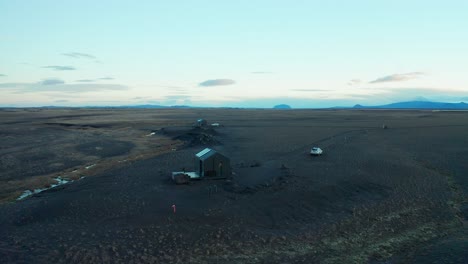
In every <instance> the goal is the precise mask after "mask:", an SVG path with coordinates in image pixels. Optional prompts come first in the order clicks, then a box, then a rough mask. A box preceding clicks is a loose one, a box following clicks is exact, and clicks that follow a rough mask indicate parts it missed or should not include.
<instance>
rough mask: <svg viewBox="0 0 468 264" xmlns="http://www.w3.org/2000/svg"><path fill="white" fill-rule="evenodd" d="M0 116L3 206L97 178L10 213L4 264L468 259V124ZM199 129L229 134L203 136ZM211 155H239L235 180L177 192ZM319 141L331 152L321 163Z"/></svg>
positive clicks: (425, 119)
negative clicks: (56, 183) (180, 174)
mask: <svg viewBox="0 0 468 264" xmlns="http://www.w3.org/2000/svg"><path fill="white" fill-rule="evenodd" d="M0 115H1V118H2V119H1V120H2V123H1V127H0V129H1V130H0V132H1V134H2V136H3V137H8V138H9V140H8V142H7V143H6V144H5V145H4V146H3V147H2V148H1V149H0V151H1V153H2V159H1V161H2V163H1V164H0V165H1V166H2V174H1V177H0V181H1V183H0V184H1V185H0V187H1V188H2V193H1V197H2V198H3V200H4V201H12V200H11V197H12V196H11V195H12V194H14V195H16V194H18V192H20V191H21V190H23V189H21V187H26V186H30V185H29V184H40V183H38V182H37V181H36V179H38V178H40V177H43V178H47V179H49V178H50V177H54V176H56V175H63V176H67V175H69V176H70V177H72V176H73V175H74V174H73V171H74V170H75V171H76V170H79V174H80V175H83V176H86V178H84V179H82V180H77V181H75V182H73V183H71V184H67V185H62V186H60V187H56V188H54V189H51V190H49V191H45V192H42V193H40V194H37V195H34V196H32V197H30V198H27V199H25V200H22V201H18V202H7V203H4V204H3V205H1V206H0V237H1V238H2V239H0V259H2V260H5V261H4V262H6V263H16V262H26V263H50V262H58V263H66V262H68V263H70V262H71V263H97V262H99V263H119V262H120V263H177V262H179V263H316V262H318V263H353V262H357V263H363V262H371V263H379V262H384V261H390V263H406V262H413V263H414V262H418V261H419V263H428V262H427V261H428V258H427V257H424V256H425V255H426V254H427V251H428V250H430V252H436V253H433V254H436V255H435V256H434V257H433V258H431V259H434V260H436V259H437V260H444V263H460V262H459V260H460V259H462V260H463V259H464V260H466V259H468V255H467V253H466V252H468V248H467V246H466V245H467V244H468V243H466V242H468V237H467V236H466V233H467V231H466V230H467V229H466V220H467V218H468V212H467V200H466V194H467V192H468V180H467V178H466V173H467V172H468V162H466V160H468V134H467V133H466V131H467V129H468V114H467V113H466V112H431V111H411V112H405V111H344V110H342V111H341V110H340V111H333V110H329V111H319V110H292V111H289V110H288V111H274V110H240V109H224V110H220V109H218V110H209V109H174V110H173V109H168V110H38V111H36V112H31V111H26V110H25V111H21V110H18V111H15V112H9V111H2V112H0ZM200 117H202V118H206V119H207V120H208V121H211V122H219V123H221V124H222V125H223V126H222V127H220V128H216V129H215V130H216V133H211V132H210V133H208V134H209V135H202V136H200V134H199V133H198V132H197V133H198V134H197V133H194V132H193V128H192V123H193V122H194V121H195V120H196V119H197V118H200ZM64 124H65V125H64ZM382 124H386V125H388V127H389V129H382ZM162 128H163V130H161V129H162ZM152 132H155V134H154V135H151V136H147V135H149V134H150V133H152ZM200 139H202V140H200ZM208 139H209V140H208ZM207 140H208V141H207ZM51 142H52V143H54V144H51ZM205 145H206V146H210V145H212V147H213V148H215V149H217V150H219V151H221V152H222V153H224V154H226V155H227V156H229V157H230V158H231V164H233V171H234V172H235V175H233V178H232V179H229V180H228V181H224V180H223V181H199V182H194V183H193V184H191V185H189V186H176V185H174V184H173V183H172V182H171V181H170V180H169V178H168V175H169V172H170V171H173V170H179V169H181V168H187V169H190V168H191V167H192V166H193V162H192V161H193V155H194V153H196V152H197V151H199V150H201V149H203V148H204V147H205ZM314 145H318V146H320V147H322V148H323V149H324V151H325V154H324V155H323V156H321V157H311V156H309V155H307V152H308V151H309V150H310V147H312V146H314ZM183 146H185V147H183ZM114 147H115V148H114ZM123 161H124V162H123ZM94 163H96V164H98V166H97V167H96V168H95V169H92V170H88V171H87V170H84V169H83V167H84V166H86V165H89V164H94ZM52 164H56V165H54V166H52ZM57 164H60V165H57ZM75 174H76V172H75ZM48 177H49V178H48ZM75 178H76V177H75ZM214 185H216V186H217V188H216V189H217V192H216V193H212V194H210V191H209V189H210V186H214ZM18 186H19V187H18ZM173 204H175V205H176V206H177V213H176V214H174V213H173V212H172V208H171V206H172V205H173ZM455 234H456V235H455ZM460 241H463V242H465V243H461V242H460ZM440 245H442V246H440ZM435 246H436V247H437V248H438V249H439V250H434V249H433V248H434V247H435ZM450 247H453V248H454V250H453V251H448V250H444V248H450ZM387 263H389V262H387Z"/></svg>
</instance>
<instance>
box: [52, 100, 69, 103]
mask: <svg viewBox="0 0 468 264" xmlns="http://www.w3.org/2000/svg"><path fill="white" fill-rule="evenodd" d="M68 102H69V101H68V100H55V101H54V103H68Z"/></svg>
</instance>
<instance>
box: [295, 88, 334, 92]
mask: <svg viewBox="0 0 468 264" xmlns="http://www.w3.org/2000/svg"><path fill="white" fill-rule="evenodd" d="M291 91H295V92H329V91H331V90H328V89H291Z"/></svg>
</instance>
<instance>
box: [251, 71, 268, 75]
mask: <svg viewBox="0 0 468 264" xmlns="http://www.w3.org/2000/svg"><path fill="white" fill-rule="evenodd" d="M251 73H252V74H272V73H273V72H270V71H254V72H251Z"/></svg>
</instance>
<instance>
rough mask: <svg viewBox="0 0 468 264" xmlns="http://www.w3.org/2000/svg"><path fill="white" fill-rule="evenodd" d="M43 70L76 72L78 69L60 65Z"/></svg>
mask: <svg viewBox="0 0 468 264" xmlns="http://www.w3.org/2000/svg"><path fill="white" fill-rule="evenodd" d="M42 68H46V69H53V70H56V71H74V70H76V68H75V67H73V66H58V65H50V66H44V67H42Z"/></svg>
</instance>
